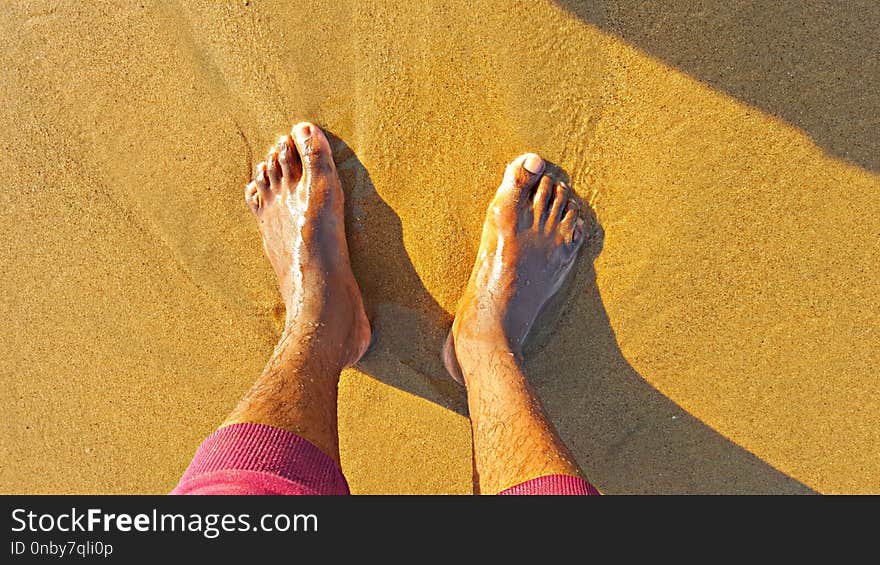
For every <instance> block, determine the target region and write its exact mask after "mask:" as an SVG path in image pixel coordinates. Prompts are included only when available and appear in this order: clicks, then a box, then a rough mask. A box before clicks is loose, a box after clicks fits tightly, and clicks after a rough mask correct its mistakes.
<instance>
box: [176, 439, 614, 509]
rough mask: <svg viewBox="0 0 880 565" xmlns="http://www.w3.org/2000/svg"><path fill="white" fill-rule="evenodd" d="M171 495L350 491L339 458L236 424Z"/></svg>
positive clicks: (583, 487)
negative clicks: (337, 459) (338, 463)
mask: <svg viewBox="0 0 880 565" xmlns="http://www.w3.org/2000/svg"><path fill="white" fill-rule="evenodd" d="M171 494H247V495H258V494H262V495H279V494H280V495H302V494H311V495H316V494H340V495H341V494H349V489H348V483H347V482H346V480H345V477H344V476H343V475H342V471H341V470H340V469H339V467H338V466H337V465H336V462H335V461H333V460H332V459H330V457H328V456H327V455H326V454H325V453H323V452H322V451H321V450H320V449H318V448H317V447H315V446H314V445H313V444H312V443H310V442H309V441H307V440H305V439H303V438H301V437H300V436H298V435H296V434H294V433H292V432H288V431H286V430H282V429H280V428H276V427H273V426H267V425H265V424H233V425H231V426H226V427H223V428H220V429H219V430H217V431H216V432H214V433H213V434H211V435H210V436H208V438H207V439H206V440H205V441H203V442H202V444H201V445H200V446H199V448H198V450H197V451H196V454H195V457H193V460H192V462H191V463H190V464H189V467H188V468H187V470H186V472H185V473H184V474H183V477H182V478H181V479H180V482H179V483H178V484H177V487H175V488H174V490H172V491H171ZM499 494H532V495H537V494H550V495H553V494H555V495H564V494H599V492H598V491H597V490H596V489H595V488H594V487H593V485H591V484H590V483H588V482H587V481H585V480H584V479H581V478H579V477H571V476H568V475H549V476H546V477H538V478H537V479H532V480H530V481H526V482H524V483H521V484H518V485H515V486H513V487H511V488H509V489H507V490H505V491H503V492H501V493H499Z"/></svg>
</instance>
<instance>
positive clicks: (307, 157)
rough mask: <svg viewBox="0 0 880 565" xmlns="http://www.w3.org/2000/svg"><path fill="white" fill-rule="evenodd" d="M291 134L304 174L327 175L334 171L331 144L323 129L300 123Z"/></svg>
mask: <svg viewBox="0 0 880 565" xmlns="http://www.w3.org/2000/svg"><path fill="white" fill-rule="evenodd" d="M291 133H292V134H293V141H294V143H295V144H296V148H297V151H299V156H300V159H301V160H302V168H303V172H304V173H308V174H309V175H312V176H314V175H326V174H329V173H330V172H332V171H333V170H334V164H333V152H332V151H331V149H330V142H329V141H328V140H327V136H326V135H325V134H324V132H323V131H321V128H319V127H318V126H316V125H315V124H313V123H311V122H300V123H298V124H296V125H295V126H293V130H292V132H291Z"/></svg>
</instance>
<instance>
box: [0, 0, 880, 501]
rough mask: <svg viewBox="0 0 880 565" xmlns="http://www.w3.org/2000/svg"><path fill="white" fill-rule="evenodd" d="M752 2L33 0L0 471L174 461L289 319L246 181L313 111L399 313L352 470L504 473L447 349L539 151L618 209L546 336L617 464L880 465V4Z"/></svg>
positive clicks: (804, 478) (398, 483) (1, 20)
mask: <svg viewBox="0 0 880 565" xmlns="http://www.w3.org/2000/svg"><path fill="white" fill-rule="evenodd" d="M626 4H627V5H628V3H626ZM635 4H637V3H635ZM734 4H736V3H734ZM743 6H745V4H743ZM734 7H736V6H734ZM722 10H723V11H722V12H719V9H718V8H711V9H703V8H702V7H694V8H689V9H688V10H685V11H682V9H681V8H676V9H673V7H672V6H662V5H655V6H654V7H651V8H643V7H641V8H633V9H629V8H627V9H624V7H622V6H621V5H618V3H614V2H606V3H601V4H595V5H593V4H590V6H589V7H585V5H584V4H582V3H570V2H560V3H553V2H549V1H546V0H544V1H540V2H521V3H520V2H518V3H511V4H509V5H505V6H503V7H499V4H498V3H496V2H489V1H483V0H471V1H468V2H461V1H455V2H442V3H441V2H437V3H431V2H427V3H425V2H412V3H407V2H401V3H397V2H395V3H391V2H368V1H357V2H356V1H351V2H346V1H339V0H333V1H329V0H322V1H317V2H296V3H266V2H261V1H258V0H250V1H238V2H234V3H218V2H210V1H204V2H180V3H173V2H156V1H141V2H120V3H107V4H100V5H98V6H97V7H95V8H93V9H91V10H88V9H86V8H83V7H81V4H80V3H79V2H72V1H71V2H60V1H48V2H17V3H7V4H5V5H4V7H3V8H2V12H0V38H2V39H0V41H2V45H0V61H2V75H0V144H2V151H0V187H2V191H0V199H2V200H0V237H2V241H3V242H4V245H3V248H2V250H0V274H2V278H0V283H2V289H0V292H2V294H0V295H2V298H0V319H2V320H3V324H2V329H0V343H2V348H0V371H2V374H3V387H2V393H0V405H2V406H3V407H4V408H3V424H2V425H3V430H2V439H0V442H2V443H0V459H2V461H3V462H4V464H3V465H2V466H0V491H2V492H22V493H162V492H167V491H168V490H170V489H171V488H172V487H173V486H174V484H175V483H176V481H177V479H178V478H179V476H180V474H181V473H182V472H183V470H184V468H185V467H186V465H187V463H188V462H189V459H190V457H191V456H192V454H193V452H194V450H195V448H196V446H197V445H198V443H199V442H200V441H201V439H203V438H204V437H205V436H206V435H207V434H208V433H210V432H211V431H212V430H213V429H214V428H215V427H216V426H217V425H218V424H219V422H221V421H222V420H223V418H224V417H225V415H226V414H227V413H228V411H229V410H230V409H231V408H232V406H233V405H234V403H235V402H236V401H237V399H238V398H239V397H240V396H241V395H242V394H243V393H244V392H245V391H246V390H247V388H248V387H249V386H250V384H251V383H252V382H253V381H254V379H255V378H256V377H257V376H258V374H259V373H260V371H261V369H262V366H263V364H264V362H265V361H266V359H267V358H268V356H269V354H270V353H271V351H272V348H273V346H274V344H275V342H276V339H277V338H278V334H279V328H280V325H279V324H280V322H281V319H282V317H283V306H282V304H281V302H280V299H279V296H278V293H277V290H276V288H275V282H274V280H273V278H272V274H271V271H270V268H269V266H268V263H267V262H266V260H265V259H264V258H263V255H262V251H261V245H260V241H259V235H258V233H257V230H256V228H255V226H254V224H253V219H252V218H251V216H250V212H249V211H248V210H247V207H246V205H245V204H244V201H243V198H242V194H243V187H244V184H245V183H246V181H247V180H249V176H250V171H251V170H252V167H253V165H255V164H256V162H258V161H259V160H261V159H262V156H263V155H264V154H265V151H266V149H267V148H268V146H269V145H270V143H272V142H273V141H274V140H275V139H276V138H277V136H278V135H279V134H281V133H284V132H285V131H286V130H287V129H288V128H289V127H290V125H291V124H293V123H294V122H296V121H299V120H303V119H308V120H312V121H315V122H316V123H318V124H320V125H322V126H324V127H325V128H327V129H328V130H329V131H330V132H331V133H332V134H334V136H336V138H335V139H336V141H335V147H336V154H337V162H338V163H339V168H340V171H341V176H342V177H343V183H344V186H345V188H346V191H347V198H348V202H347V204H348V207H349V210H348V219H347V229H348V232H349V239H350V242H351V251H352V260H353V266H354V271H355V275H356V276H357V277H358V280H359V281H360V284H361V288H362V290H363V292H364V296H365V300H366V302H367V307H368V310H369V314H370V316H371V318H372V323H373V328H374V332H375V334H376V340H375V343H374V345H373V348H372V349H371V351H370V352H369V353H368V355H367V356H366V357H365V358H364V360H363V362H362V363H361V364H360V365H359V367H358V368H355V369H351V370H347V371H346V372H345V373H344V374H343V377H342V382H341V389H340V415H339V417H340V444H341V450H342V453H341V455H342V464H343V468H344V470H345V472H346V474H347V476H348V478H349V480H350V483H351V487H352V490H353V492H356V493H464V492H470V491H471V464H470V455H471V453H470V449H471V447H470V432H469V427H468V422H467V419H466V418H465V416H464V415H463V414H464V411H463V397H462V394H461V391H460V390H459V389H457V388H456V387H455V386H453V385H451V384H450V382H449V381H448V380H447V379H446V378H445V373H444V371H443V367H442V364H441V363H440V360H439V359H440V358H439V354H440V349H441V346H442V341H443V338H444V336H445V333H446V330H447V328H448V324H449V321H450V314H449V313H450V312H453V311H454V309H455V305H456V301H457V300H458V297H459V294H460V293H461V291H462V289H463V287H464V285H465V283H466V281H467V277H468V274H469V271H470V267H471V264H472V261H473V258H474V255H475V253H476V248H477V244H478V239H479V232H480V227H481V223H482V218H483V213H484V211H485V207H486V204H487V202H488V199H489V198H490V196H491V195H492V193H493V192H494V189H495V187H496V186H497V183H498V180H499V178H500V175H501V172H502V170H503V166H504V164H505V162H506V161H507V160H509V159H511V158H512V157H514V156H516V155H517V154H519V153H522V152H524V151H527V150H531V151H537V152H539V153H541V154H542V155H544V156H545V157H547V158H548V159H549V160H550V161H552V162H554V163H556V164H558V165H559V166H560V167H561V168H562V169H564V170H565V171H566V172H567V173H568V175H569V176H570V178H571V180H572V181H573V184H574V187H575V189H576V191H577V192H578V193H579V194H580V195H581V196H582V197H584V198H585V199H587V200H591V201H592V202H594V205H595V209H596V211H597V214H598V217H599V220H600V222H601V225H602V228H603V230H604V245H603V246H602V250H601V254H599V256H598V259H597V260H596V262H595V268H593V265H592V263H591V261H590V257H589V256H585V258H584V260H583V261H582V262H581V264H580V267H579V270H578V273H577V278H576V279H575V280H574V282H573V284H572V286H571V288H570V289H569V298H568V301H567V302H566V303H565V306H566V308H565V311H564V313H563V314H562V316H561V318H560V319H559V320H557V321H556V323H555V324H554V326H555V331H554V332H553V335H552V338H551V339H549V340H546V343H545V344H544V345H543V346H542V347H539V348H536V349H537V350H536V351H534V352H533V355H532V356H531V358H530V361H529V367H528V368H529V372H530V374H531V375H532V376H533V379H534V382H535V385H536V388H537V389H538V391H539V393H540V395H541V397H542V398H543V399H544V402H545V406H546V408H547V410H548V412H549V413H550V415H551V417H552V419H553V421H554V422H555V423H556V424H557V426H558V428H559V430H560V433H561V434H562V436H563V438H564V439H565V441H566V442H567V443H569V445H571V446H572V447H573V450H574V452H575V453H576V455H577V457H578V459H579V461H580V462H581V464H582V465H583V466H584V467H585V469H586V471H587V473H588V475H589V476H590V477H591V478H592V480H593V481H594V482H595V484H596V485H597V486H598V487H599V488H600V489H601V490H603V491H604V492H607V493H641V492H691V493H696V492H767V493H802V492H810V491H818V492H823V493H864V492H878V491H880V447H878V446H880V385H878V379H877V367H878V366H880V335H878V327H880V324H878V321H880V320H878V312H880V308H878V307H880V282H878V281H880V261H878V246H880V199H878V194H880V176H878V170H880V166H878V161H877V157H878V154H880V152H878V150H877V148H878V144H877V135H878V131H880V124H878V114H880V112H878V111H877V110H878V107H880V104H878V92H877V89H876V84H874V83H875V79H876V77H877V76H880V72H878V70H880V69H878V62H877V61H878V59H877V57H876V53H877V51H878V40H877V38H876V34H875V33H874V31H873V30H870V29H869V28H870V26H867V25H866V24H865V23H864V22H870V21H871V20H872V17H871V16H873V21H876V17H877V12H878V7H877V5H876V4H866V5H864V6H860V5H857V3H846V5H845V6H840V7H836V8H833V9H830V10H826V11H824V12H822V11H816V13H811V12H810V11H809V10H808V9H807V8H797V7H787V8H785V11H781V9H780V11H779V13H774V14H763V13H759V11H758V13H756V10H757V9H756V8H754V7H752V9H751V11H744V10H741V11H739V12H738V11H737V10H735V9H733V8H724V9H722ZM743 30H750V31H749V33H741V32H743ZM597 250H598V246H597V249H594V250H593V251H594V252H595V251H597Z"/></svg>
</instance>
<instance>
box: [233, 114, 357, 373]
mask: <svg viewBox="0 0 880 565" xmlns="http://www.w3.org/2000/svg"><path fill="white" fill-rule="evenodd" d="M291 134H292V135H285V136H282V137H281V139H279V140H278V144H277V145H276V146H275V147H273V148H272V150H271V151H269V154H268V156H267V157H266V161H265V162H263V163H260V164H259V165H258V166H257V172H256V177H255V179H254V180H253V181H251V183H250V184H248V185H247V188H246V189H245V200H246V201H247V203H248V206H250V209H251V211H253V213H254V215H255V216H256V217H257V222H258V224H259V227H260V233H261V234H262V236H263V247H264V248H265V250H266V255H267V256H268V258H269V262H270V263H271V264H272V268H273V269H274V270H275V274H276V275H277V276H278V285H279V287H280V289H281V295H282V297H283V299H284V304H285V305H286V307H287V322H286V326H285V332H284V333H285V337H287V336H291V335H295V336H297V338H296V339H298V340H300V341H301V340H303V339H307V340H313V341H315V343H314V345H315V349H316V350H320V352H322V354H323V355H329V356H330V357H332V358H330V359H327V361H328V362H330V363H334V364H336V363H338V364H339V366H340V367H344V366H348V365H352V364H354V363H356V362H357V361H358V360H359V359H360V358H361V356H362V355H363V354H364V352H365V351H366V349H367V346H368V345H369V343H370V324H369V321H368V320H367V316H366V314H365V312H364V306H363V302H362V300H361V293H360V290H359V289H358V285H357V282H356V281H355V278H354V275H353V274H352V272H351V265H350V263H349V258H348V245H347V244H346V242H345V225H344V221H343V198H344V196H343V193H342V187H341V186H340V184H339V177H338V176H337V174H336V166H335V164H334V162H333V156H332V154H331V149H330V143H329V142H328V141H327V137H326V136H325V135H324V132H322V131H321V130H320V128H318V127H317V126H315V125H314V124H311V123H308V122H302V123H299V124H297V125H295V126H294V127H293V130H292V132H291ZM285 337H282V340H281V344H279V346H281V345H283V344H284V343H285V341H286V339H285ZM337 357H338V358H337Z"/></svg>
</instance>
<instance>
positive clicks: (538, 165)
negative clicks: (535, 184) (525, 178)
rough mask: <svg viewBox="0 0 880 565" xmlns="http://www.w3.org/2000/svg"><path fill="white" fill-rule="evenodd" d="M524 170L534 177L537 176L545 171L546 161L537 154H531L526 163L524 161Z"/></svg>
mask: <svg viewBox="0 0 880 565" xmlns="http://www.w3.org/2000/svg"><path fill="white" fill-rule="evenodd" d="M523 168H524V169H525V170H527V171H528V172H530V173H532V174H533V175H537V174H539V173H540V172H541V171H543V170H544V159H541V158H540V157H538V156H537V155H535V154H531V155H529V156H528V157H526V160H525V161H523Z"/></svg>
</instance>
